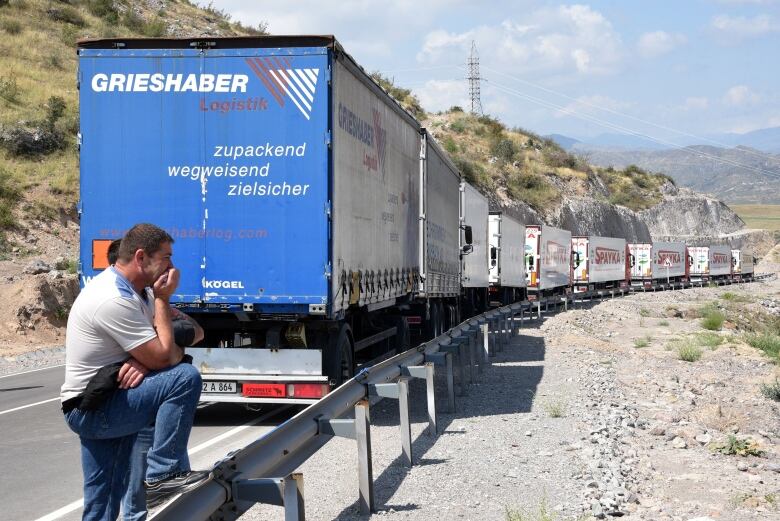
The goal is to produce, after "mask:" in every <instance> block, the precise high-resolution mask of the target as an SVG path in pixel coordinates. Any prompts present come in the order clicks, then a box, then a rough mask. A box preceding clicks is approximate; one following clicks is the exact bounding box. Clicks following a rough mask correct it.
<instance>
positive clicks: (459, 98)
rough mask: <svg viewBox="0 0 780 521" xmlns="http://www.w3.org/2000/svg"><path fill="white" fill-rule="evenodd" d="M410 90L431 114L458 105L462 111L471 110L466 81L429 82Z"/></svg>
mask: <svg viewBox="0 0 780 521" xmlns="http://www.w3.org/2000/svg"><path fill="white" fill-rule="evenodd" d="M412 90H413V92H414V93H415V94H416V95H417V97H418V98H419V99H420V104H421V105H422V106H423V107H425V110H429V111H431V112H439V111H442V110H447V109H449V108H450V107H452V106H453V105H458V106H460V107H461V108H463V110H469V109H470V108H471V99H470V98H469V97H468V85H467V84H466V80H430V81H427V82H425V84H424V85H423V86H422V87H420V88H415V89H412ZM483 98H484V96H483Z"/></svg>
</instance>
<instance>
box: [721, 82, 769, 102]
mask: <svg viewBox="0 0 780 521" xmlns="http://www.w3.org/2000/svg"><path fill="white" fill-rule="evenodd" d="M760 101H761V96H759V95H758V94H756V93H755V92H753V91H752V90H750V87H748V86H747V85H736V86H734V87H731V88H730V89H729V90H727V91H726V94H725V95H724V96H723V103H725V104H726V105H729V106H732V107H745V106H750V105H755V104H757V103H759V102H760Z"/></svg>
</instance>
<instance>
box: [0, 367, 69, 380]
mask: <svg viewBox="0 0 780 521" xmlns="http://www.w3.org/2000/svg"><path fill="white" fill-rule="evenodd" d="M55 367H65V364H59V365H50V366H49V367H39V368H38V369H30V370H29V371H21V372H19V373H11V374H4V375H2V376H0V378H8V377H9V376H18V375H20V374H27V373H35V372H37V371H45V370H46V369H54V368H55Z"/></svg>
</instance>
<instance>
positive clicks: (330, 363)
mask: <svg viewBox="0 0 780 521" xmlns="http://www.w3.org/2000/svg"><path fill="white" fill-rule="evenodd" d="M325 368H326V374H327V375H328V379H329V380H330V381H331V382H332V383H333V384H334V385H335V386H336V387H338V386H339V385H341V384H343V383H344V382H346V381H347V380H349V379H350V378H352V376H354V374H355V360H354V349H353V347H352V339H351V337H350V334H349V326H347V325H343V326H341V328H339V330H338V334H336V332H335V330H334V331H332V332H331V334H330V335H329V339H328V354H327V356H326V357H325Z"/></svg>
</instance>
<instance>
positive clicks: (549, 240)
mask: <svg viewBox="0 0 780 521" xmlns="http://www.w3.org/2000/svg"><path fill="white" fill-rule="evenodd" d="M525 267H526V280H527V284H528V286H527V288H528V292H529V294H530V293H532V292H533V293H536V294H539V293H542V292H547V291H551V290H554V289H556V288H566V290H568V288H569V285H570V284H571V232H570V231H568V230H561V229H559V228H553V227H552V226H547V225H544V224H543V225H532V226H526V227H525ZM529 298H530V295H529Z"/></svg>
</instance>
